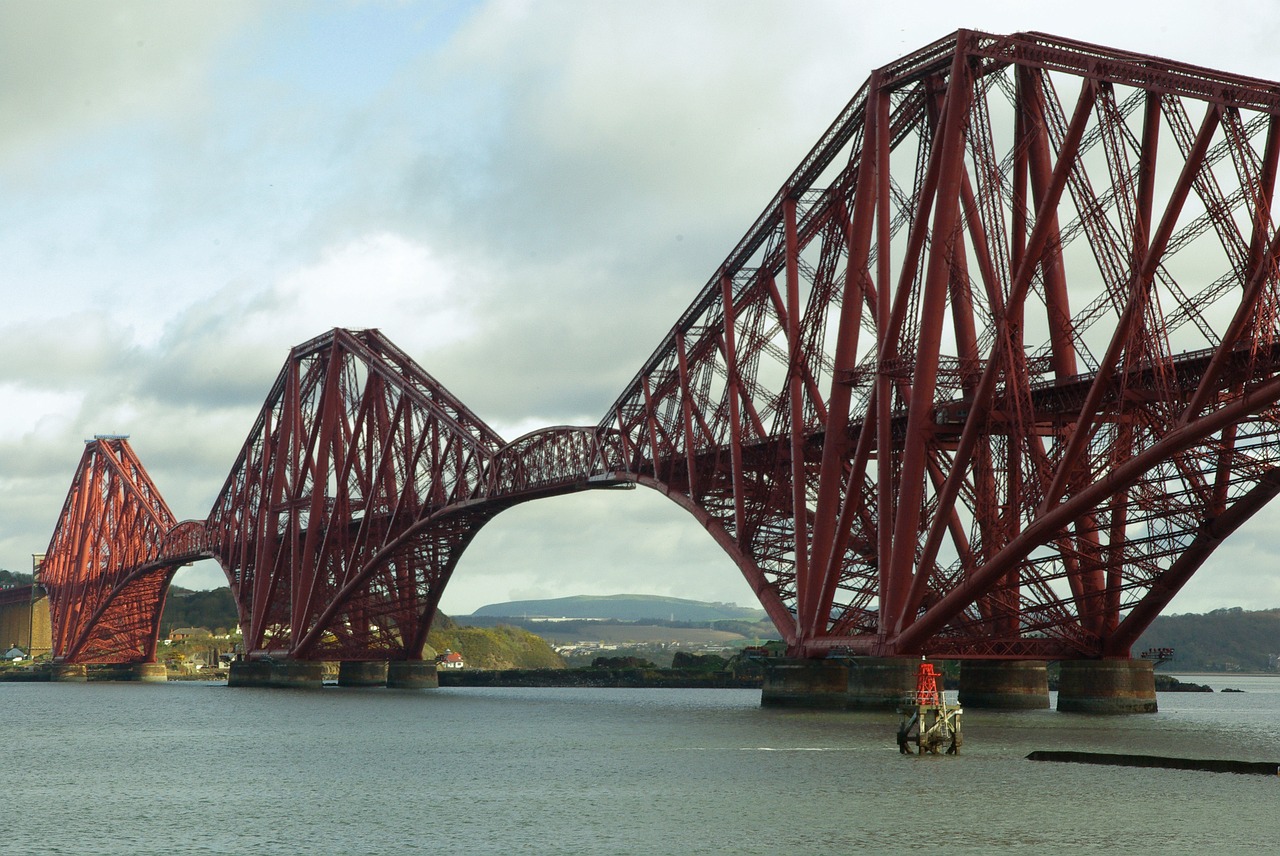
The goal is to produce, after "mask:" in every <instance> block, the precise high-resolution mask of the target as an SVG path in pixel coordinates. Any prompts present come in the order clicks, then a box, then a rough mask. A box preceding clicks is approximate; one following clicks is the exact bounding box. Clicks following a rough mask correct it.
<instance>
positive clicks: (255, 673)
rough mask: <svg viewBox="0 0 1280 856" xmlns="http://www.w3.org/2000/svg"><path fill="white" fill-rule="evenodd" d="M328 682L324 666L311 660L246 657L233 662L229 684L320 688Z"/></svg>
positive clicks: (228, 677) (280, 687)
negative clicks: (254, 658) (251, 658)
mask: <svg viewBox="0 0 1280 856" xmlns="http://www.w3.org/2000/svg"><path fill="white" fill-rule="evenodd" d="M323 685H324V674H323V666H322V664H320V663H316V662H313V661H310V660H274V661H270V662H268V661H265V660H243V661H239V662H235V663H232V664H231V669H230V671H229V672H228V673H227V686H229V687H272V688H275V689H319V688H320V687H321V686H323Z"/></svg>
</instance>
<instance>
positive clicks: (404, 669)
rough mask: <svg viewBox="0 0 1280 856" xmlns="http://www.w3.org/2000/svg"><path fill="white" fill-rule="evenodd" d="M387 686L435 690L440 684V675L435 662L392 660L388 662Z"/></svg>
mask: <svg viewBox="0 0 1280 856" xmlns="http://www.w3.org/2000/svg"><path fill="white" fill-rule="evenodd" d="M387 686H388V687H390V688H391V689H393V690H433V689H435V688H437V687H438V686H440V677H439V675H437V674H436V664H435V663H428V662H426V661H425V660H392V661H390V662H389V663H387Z"/></svg>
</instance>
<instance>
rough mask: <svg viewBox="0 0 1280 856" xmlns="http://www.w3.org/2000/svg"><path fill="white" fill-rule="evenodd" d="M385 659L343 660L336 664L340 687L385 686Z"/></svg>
mask: <svg viewBox="0 0 1280 856" xmlns="http://www.w3.org/2000/svg"><path fill="white" fill-rule="evenodd" d="M386 685H387V661H386V660H349V661H348V660H344V661H343V662H341V663H339V664H338V686H340V687H385V686H386Z"/></svg>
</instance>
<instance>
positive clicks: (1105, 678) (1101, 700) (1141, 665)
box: [1058, 660, 1156, 713]
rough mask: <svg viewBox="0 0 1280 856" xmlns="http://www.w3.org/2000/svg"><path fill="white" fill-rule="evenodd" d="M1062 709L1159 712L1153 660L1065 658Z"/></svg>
mask: <svg viewBox="0 0 1280 856" xmlns="http://www.w3.org/2000/svg"><path fill="white" fill-rule="evenodd" d="M1061 668H1062V671H1061V672H1060V673H1059V677H1058V710H1059V711H1062V712H1065V713H1155V712H1156V679H1155V673H1154V672H1153V668H1154V667H1153V664H1152V663H1151V661H1150V660H1063V661H1062V663H1061Z"/></svg>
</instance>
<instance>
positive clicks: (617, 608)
mask: <svg viewBox="0 0 1280 856" xmlns="http://www.w3.org/2000/svg"><path fill="white" fill-rule="evenodd" d="M472 614H473V615H475V616H485V617H487V616H508V617H512V618H598V619H615V620H618V621H643V620H645V619H656V620H662V621H723V620H727V619H737V620H741V621H752V622H754V621H760V620H762V619H763V618H764V610H762V609H751V608H748V607H744V606H737V605H735V604H732V603H707V602H704V601H699V600H686V599H684V598H679V597H661V596H658V595H643V594H614V595H605V596H588V595H578V596H575V597H558V598H552V599H548V600H512V601H507V602H506V603H491V604H488V605H487V606H482V607H480V608H479V609H477V610H476V611H475V612H474V613H472Z"/></svg>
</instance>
